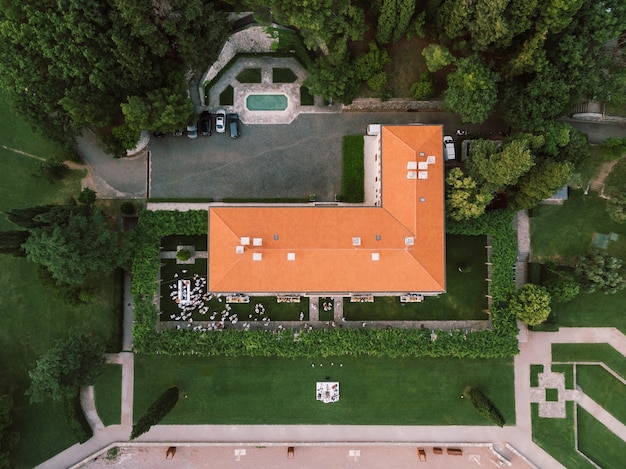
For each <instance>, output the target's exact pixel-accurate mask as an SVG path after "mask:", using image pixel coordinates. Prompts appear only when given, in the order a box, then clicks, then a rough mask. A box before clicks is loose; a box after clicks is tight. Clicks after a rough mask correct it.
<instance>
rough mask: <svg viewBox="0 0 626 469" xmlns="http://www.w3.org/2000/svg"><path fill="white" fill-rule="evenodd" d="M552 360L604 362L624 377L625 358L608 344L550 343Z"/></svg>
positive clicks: (625, 372)
mask: <svg viewBox="0 0 626 469" xmlns="http://www.w3.org/2000/svg"><path fill="white" fill-rule="evenodd" d="M552 361H553V362H593V363H604V364H605V365H606V366H608V367H609V368H611V369H612V370H613V371H614V372H615V373H617V374H618V375H619V376H621V377H622V378H624V379H626V360H624V356H623V355H622V354H621V353H619V352H618V351H617V350H615V349H614V348H613V347H611V346H610V345H609V344H552Z"/></svg>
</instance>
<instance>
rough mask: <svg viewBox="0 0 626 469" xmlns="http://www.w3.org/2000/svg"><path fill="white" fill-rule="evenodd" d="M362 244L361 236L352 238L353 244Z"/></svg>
mask: <svg viewBox="0 0 626 469" xmlns="http://www.w3.org/2000/svg"><path fill="white" fill-rule="evenodd" d="M360 245H361V238H360V237H359V236H356V237H354V238H352V246H360Z"/></svg>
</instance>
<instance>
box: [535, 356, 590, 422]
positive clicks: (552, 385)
mask: <svg viewBox="0 0 626 469" xmlns="http://www.w3.org/2000/svg"><path fill="white" fill-rule="evenodd" d="M545 366H546V365H544V367H545ZM547 367H548V369H549V367H550V365H547ZM544 369H545V368H544ZM538 384H539V386H538V387H537V388H531V391H530V402H536V403H538V404H539V406H538V407H539V417H544V418H562V419H564V418H566V417H567V411H566V406H565V403H566V401H576V402H578V401H579V400H580V396H581V393H580V391H578V390H576V389H565V374H564V373H554V372H552V371H544V372H543V373H539V380H538ZM546 389H556V390H557V393H558V399H557V400H556V401H548V400H546Z"/></svg>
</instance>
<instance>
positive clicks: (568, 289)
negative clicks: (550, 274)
mask: <svg viewBox="0 0 626 469" xmlns="http://www.w3.org/2000/svg"><path fill="white" fill-rule="evenodd" d="M546 288H547V290H548V292H549V293H550V297H551V298H552V301H553V302H555V303H567V302H568V301H572V300H573V299H574V298H576V296H577V295H578V294H579V293H580V283H578V282H577V281H575V280H574V279H559V280H557V281H556V282H551V283H549V284H548V285H546Z"/></svg>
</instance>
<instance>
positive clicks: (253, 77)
mask: <svg viewBox="0 0 626 469" xmlns="http://www.w3.org/2000/svg"><path fill="white" fill-rule="evenodd" d="M261 79H262V74H261V69H260V68H244V69H243V70H242V71H241V72H239V75H237V81H238V82H239V83H261Z"/></svg>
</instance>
